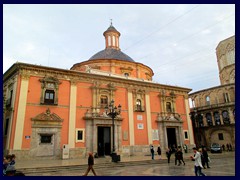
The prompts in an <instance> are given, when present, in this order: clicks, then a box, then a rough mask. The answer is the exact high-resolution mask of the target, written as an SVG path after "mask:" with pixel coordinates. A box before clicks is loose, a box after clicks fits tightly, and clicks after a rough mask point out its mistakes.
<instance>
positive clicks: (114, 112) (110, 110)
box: [105, 100, 122, 162]
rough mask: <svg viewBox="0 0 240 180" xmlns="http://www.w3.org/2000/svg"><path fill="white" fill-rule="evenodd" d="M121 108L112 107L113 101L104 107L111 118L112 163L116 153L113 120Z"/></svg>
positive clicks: (114, 160)
mask: <svg viewBox="0 0 240 180" xmlns="http://www.w3.org/2000/svg"><path fill="white" fill-rule="evenodd" d="M121 108H122V106H121V105H120V104H119V105H118V107H116V106H115V107H114V100H112V101H111V103H110V104H109V106H106V107H105V111H106V114H107V115H108V116H109V117H111V118H112V127H113V129H112V137H113V140H112V142H113V146H112V161H113V162H116V156H117V154H116V152H115V128H114V119H115V118H116V116H117V115H119V114H120V113H121Z"/></svg>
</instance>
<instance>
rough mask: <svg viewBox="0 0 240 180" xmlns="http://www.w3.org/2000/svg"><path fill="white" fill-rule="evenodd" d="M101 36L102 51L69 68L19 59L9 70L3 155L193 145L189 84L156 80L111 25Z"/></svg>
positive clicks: (131, 152)
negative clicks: (127, 50)
mask: <svg viewBox="0 0 240 180" xmlns="http://www.w3.org/2000/svg"><path fill="white" fill-rule="evenodd" d="M103 35H104V38H105V49H104V50H102V51H99V52H98V53H96V54H94V55H93V56H92V57H90V58H89V59H88V60H86V61H82V62H77V63H76V64H74V65H73V66H72V67H71V68H70V69H69V70H66V69H59V68H53V67H46V66H40V65H33V64H26V63H21V62H17V63H15V64H13V65H12V66H11V67H10V68H9V69H8V70H7V71H6V72H5V73H4V75H3V94H4V117H3V128H4V129H3V144H4V145H3V148H4V152H5V153H14V154H15V155H16V156H17V157H18V159H43V158H46V159H60V158H62V156H63V150H64V149H65V150H66V149H68V150H69V154H68V157H67V158H70V159H71V158H82V157H86V155H87V152H89V151H91V152H93V153H94V154H98V156H108V155H111V153H112V152H113V151H115V152H116V153H117V154H119V155H121V156H135V155H149V154H150V150H149V146H150V145H153V146H154V147H155V148H156V147H157V146H158V145H160V146H161V147H162V150H163V151H165V149H166V148H168V147H174V146H175V147H178V146H181V147H182V146H183V145H184V144H186V145H187V146H188V147H189V148H191V147H193V146H194V145H195V142H194V138H193V130H192V122H191V119H190V116H189V113H190V107H189V102H188V93H189V92H190V91H191V89H189V88H185V87H177V86H170V85H164V84H158V83H154V82H153V81H152V78H153V75H154V72H153V71H152V69H151V68H150V67H148V66H147V65H144V64H142V63H140V62H136V61H134V60H133V59H132V58H131V57H129V56H128V55H126V54H125V53H123V52H122V51H121V49H120V46H119V44H120V43H119V40H120V32H118V31H117V30H116V29H115V28H114V26H113V25H112V24H111V25H110V27H109V28H108V29H107V30H106V31H105V32H104V33H103ZM229 98H230V99H229V100H231V99H232V97H231V96H230V97H229ZM227 111H228V112H229V109H227ZM230 122H232V120H231V121H230Z"/></svg>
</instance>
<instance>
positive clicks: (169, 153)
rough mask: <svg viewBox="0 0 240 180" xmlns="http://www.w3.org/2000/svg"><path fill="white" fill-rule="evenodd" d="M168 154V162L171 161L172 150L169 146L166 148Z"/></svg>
mask: <svg viewBox="0 0 240 180" xmlns="http://www.w3.org/2000/svg"><path fill="white" fill-rule="evenodd" d="M166 156H167V159H168V163H170V157H171V150H170V149H169V148H167V150H166Z"/></svg>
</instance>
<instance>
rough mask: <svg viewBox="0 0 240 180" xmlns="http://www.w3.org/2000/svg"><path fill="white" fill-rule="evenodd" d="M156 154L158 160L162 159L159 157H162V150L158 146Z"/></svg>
mask: <svg viewBox="0 0 240 180" xmlns="http://www.w3.org/2000/svg"><path fill="white" fill-rule="evenodd" d="M157 153H158V155H159V157H160V159H162V157H161V155H162V150H161V147H160V145H159V146H158V149H157Z"/></svg>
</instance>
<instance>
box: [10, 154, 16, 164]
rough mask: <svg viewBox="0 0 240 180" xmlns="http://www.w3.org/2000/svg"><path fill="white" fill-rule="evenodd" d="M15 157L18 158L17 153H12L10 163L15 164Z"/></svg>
mask: <svg viewBox="0 0 240 180" xmlns="http://www.w3.org/2000/svg"><path fill="white" fill-rule="evenodd" d="M15 159H16V156H15V154H12V155H11V162H10V165H15V163H16V161H15Z"/></svg>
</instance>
